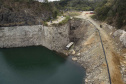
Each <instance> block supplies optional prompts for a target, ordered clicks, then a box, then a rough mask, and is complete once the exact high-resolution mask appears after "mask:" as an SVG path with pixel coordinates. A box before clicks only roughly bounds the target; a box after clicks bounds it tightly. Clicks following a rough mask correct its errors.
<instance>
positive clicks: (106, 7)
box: [95, 0, 126, 30]
mask: <svg viewBox="0 0 126 84" xmlns="http://www.w3.org/2000/svg"><path fill="white" fill-rule="evenodd" d="M95 11H96V18H97V19H99V20H102V21H104V20H106V21H107V23H108V24H111V25H113V26H116V27H117V28H119V29H120V28H122V29H125V30H126V1H125V0H105V1H104V2H103V3H102V4H101V5H99V7H98V8H97V9H96V10H95Z"/></svg>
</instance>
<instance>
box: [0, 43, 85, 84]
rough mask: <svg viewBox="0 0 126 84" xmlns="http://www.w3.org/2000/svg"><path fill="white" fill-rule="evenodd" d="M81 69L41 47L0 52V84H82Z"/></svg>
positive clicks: (67, 59) (82, 75)
mask: <svg viewBox="0 0 126 84" xmlns="http://www.w3.org/2000/svg"><path fill="white" fill-rule="evenodd" d="M84 74H85V72H84V69H83V68H81V67H80V66H78V65H77V64H76V63H73V61H71V60H70V58H69V57H67V58H65V57H62V56H59V55H57V54H56V53H54V52H53V51H50V50H48V49H46V48H44V47H41V46H38V47H26V48H11V49H0V84H82V81H83V78H84Z"/></svg>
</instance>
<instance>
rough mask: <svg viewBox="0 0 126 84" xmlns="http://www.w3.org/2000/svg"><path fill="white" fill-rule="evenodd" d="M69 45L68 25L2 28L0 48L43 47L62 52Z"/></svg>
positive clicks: (0, 30)
mask: <svg viewBox="0 0 126 84" xmlns="http://www.w3.org/2000/svg"><path fill="white" fill-rule="evenodd" d="M68 43H69V25H68V24H65V25H63V26H60V27H46V26H42V25H35V26H15V27H1V28H0V48H4V47H6V48H9V47H22V46H33V45H42V46H45V47H47V48H49V49H51V50H56V51H60V50H62V49H63V48H64V47H65V46H66V45H67V44H68Z"/></svg>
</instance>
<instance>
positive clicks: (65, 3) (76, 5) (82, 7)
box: [55, 0, 102, 11]
mask: <svg viewBox="0 0 126 84" xmlns="http://www.w3.org/2000/svg"><path fill="white" fill-rule="evenodd" d="M101 1H102V0H100V1H96V0H92V1H90V0H61V1H60V2H55V4H56V6H57V8H59V9H62V10H79V11H88V10H94V9H95V8H96V7H97V5H98V4H99V3H101Z"/></svg>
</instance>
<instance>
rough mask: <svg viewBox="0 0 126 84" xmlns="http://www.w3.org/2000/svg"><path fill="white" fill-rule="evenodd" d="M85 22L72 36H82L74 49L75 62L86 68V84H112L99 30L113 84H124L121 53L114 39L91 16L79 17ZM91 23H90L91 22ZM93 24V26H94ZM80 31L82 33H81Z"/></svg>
mask: <svg viewBox="0 0 126 84" xmlns="http://www.w3.org/2000/svg"><path fill="white" fill-rule="evenodd" d="M79 17H80V18H82V19H84V20H83V26H81V28H79V27H78V28H79V29H77V28H75V30H74V32H72V35H73V37H74V38H76V37H78V36H80V35H81V37H80V39H79V40H78V41H77V42H76V44H75V47H74V49H72V50H71V51H72V52H74V53H72V54H74V57H73V60H75V61H77V62H79V63H80V64H81V65H82V66H83V67H84V68H86V79H84V82H85V83H86V84H110V81H109V76H108V71H107V65H106V61H105V56H104V53H103V48H102V45H101V41H100V37H99V33H98V31H97V30H96V29H95V27H96V28H98V29H99V31H100V33H101V38H102V41H103V45H104V48H105V52H106V58H107V61H108V65H109V71H110V76H111V81H112V84H124V82H123V80H122V75H121V72H120V60H119V58H120V57H121V56H120V52H119V47H118V46H117V45H116V43H115V40H114V39H113V37H111V36H110V35H109V33H108V32H107V31H106V30H105V29H104V27H103V28H102V29H101V28H100V27H99V25H100V24H99V23H97V22H96V21H93V20H92V19H91V18H90V17H89V16H86V17H85V16H84V14H83V13H82V15H80V16H79ZM89 21H90V22H89ZM92 23H93V24H92ZM79 30H80V31H79Z"/></svg>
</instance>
